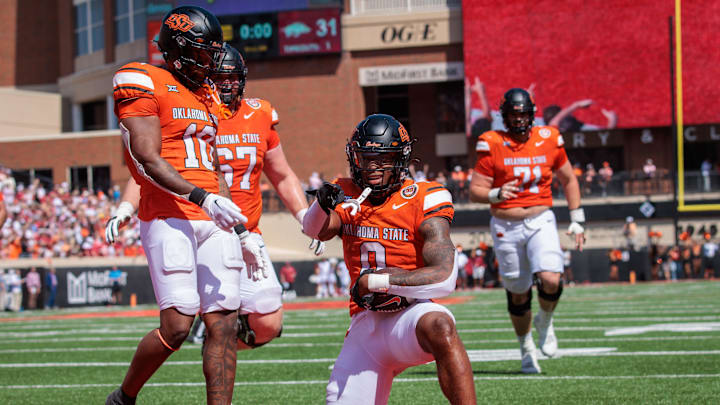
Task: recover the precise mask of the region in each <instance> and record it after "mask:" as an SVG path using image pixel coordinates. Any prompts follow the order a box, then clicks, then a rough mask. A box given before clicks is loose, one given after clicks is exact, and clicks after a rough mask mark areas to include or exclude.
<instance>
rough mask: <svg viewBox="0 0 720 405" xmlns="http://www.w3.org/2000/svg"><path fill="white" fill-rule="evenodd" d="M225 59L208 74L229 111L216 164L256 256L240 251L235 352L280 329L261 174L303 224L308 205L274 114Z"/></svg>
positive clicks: (235, 58) (233, 57)
mask: <svg viewBox="0 0 720 405" xmlns="http://www.w3.org/2000/svg"><path fill="white" fill-rule="evenodd" d="M223 49H224V50H225V54H224V56H223V58H222V61H221V62H220V65H219V67H218V69H217V70H216V71H215V72H214V74H213V75H211V79H212V80H213V81H214V82H215V84H216V86H217V88H218V90H219V93H220V94H219V95H220V98H221V100H222V101H223V103H224V104H225V105H226V106H228V108H229V110H228V112H229V113H228V114H227V115H228V116H227V117H225V119H221V120H220V122H219V125H218V132H217V136H216V138H217V139H216V145H217V151H218V155H219V160H218V164H219V165H220V168H221V170H222V171H223V173H224V174H225V180H226V183H227V184H228V186H229V188H230V193H231V196H232V200H233V202H235V203H236V204H237V205H238V206H239V207H240V208H241V209H242V211H243V214H244V215H245V216H246V217H247V218H248V222H247V223H246V224H245V228H246V229H247V231H249V238H245V237H243V238H242V239H241V241H242V242H243V244H244V243H245V241H251V242H252V241H254V242H255V245H257V246H258V249H259V253H256V254H255V253H250V254H248V249H246V248H245V246H243V256H244V259H245V262H246V265H247V270H248V271H247V277H243V279H242V286H241V290H240V296H241V303H240V308H241V310H240V311H239V313H238V339H239V340H238V349H240V350H244V349H248V348H255V347H260V346H262V345H264V344H266V343H268V342H269V341H271V340H272V339H274V338H275V337H277V336H279V335H280V331H281V329H282V298H281V297H282V287H281V286H280V283H279V282H278V280H277V275H276V274H275V270H274V269H273V267H272V262H271V261H270V257H269V255H268V252H267V249H266V248H265V243H264V241H263V239H262V235H261V234H260V229H259V227H258V222H259V220H260V215H261V214H262V195H261V194H260V175H261V172H263V171H264V172H265V174H266V175H267V176H268V178H269V179H270V182H271V183H272V184H273V186H275V189H276V190H277V191H278V194H279V196H280V198H281V199H282V201H283V203H284V204H285V206H286V207H288V209H289V210H290V212H292V213H293V215H294V216H295V218H296V219H297V220H298V222H300V224H301V225H302V219H303V217H304V216H305V212H307V200H306V199H305V193H304V192H303V190H302V188H301V186H300V181H299V180H298V178H297V176H296V175H295V173H294V172H293V171H292V169H291V168H290V166H289V165H288V163H287V160H286V159H285V153H284V152H283V149H282V146H281V145H280V140H279V138H278V134H277V132H276V131H275V125H276V124H277V123H278V118H277V112H276V111H275V109H274V108H273V107H272V106H271V105H270V103H268V102H267V101H265V100H259V99H243V98H242V96H243V93H244V89H245V78H246V76H247V68H246V67H245V62H244V61H243V58H242V56H241V55H240V53H239V52H238V51H237V50H236V49H235V48H233V47H231V46H229V45H227V44H225V45H224V48H223ZM137 190H138V186H137V184H136V183H135V182H134V180H133V179H132V178H131V179H130V180H129V181H128V184H127V186H126V187H125V191H124V192H123V197H122V202H121V203H120V205H119V206H118V209H117V211H116V213H115V216H113V218H112V219H111V220H110V221H108V224H107V226H106V230H105V233H106V240H107V241H108V243H113V242H114V239H115V237H117V235H118V231H119V228H121V227H122V226H123V225H124V224H125V223H127V221H128V220H129V219H130V217H131V216H132V214H133V212H134V211H135V207H136V206H137V205H138V201H139V194H138V192H137ZM310 247H311V249H313V250H314V252H315V254H316V255H321V254H322V253H323V251H324V249H325V243H324V242H320V241H318V240H313V241H312V243H311V245H310ZM204 335H205V328H204V325H203V324H202V323H200V324H198V325H197V326H196V327H194V328H193V335H192V336H191V337H190V338H191V339H192V341H194V342H200V341H203V339H204Z"/></svg>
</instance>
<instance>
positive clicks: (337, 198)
mask: <svg viewBox="0 0 720 405" xmlns="http://www.w3.org/2000/svg"><path fill="white" fill-rule="evenodd" d="M313 191H314V192H315V193H314V194H315V196H316V197H317V202H318V205H320V208H322V209H323V211H325V213H326V214H328V215H330V211H333V210H335V207H336V206H337V205H338V204H340V203H341V202H343V201H345V193H344V192H343V190H342V188H340V186H338V185H337V184H333V183H328V182H325V183H324V184H323V185H322V187H320V188H319V189H317V190H313ZM311 194H312V192H311Z"/></svg>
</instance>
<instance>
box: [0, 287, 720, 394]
mask: <svg viewBox="0 0 720 405" xmlns="http://www.w3.org/2000/svg"><path fill="white" fill-rule="evenodd" d="M458 294H471V295H472V297H473V299H472V300H470V301H468V302H466V303H464V304H461V305H453V306H451V307H450V308H451V310H452V311H453V313H454V314H455V316H456V318H457V321H458V329H459V331H460V336H461V337H462V339H463V341H464V342H465V346H466V348H467V350H468V352H469V354H470V358H471V361H472V366H473V371H474V374H475V381H476V389H477V393H478V403H492V404H504V403H507V404H511V403H512V404H521V403H534V404H718V403H720V282H687V283H675V284H639V285H609V286H588V287H573V288H566V289H565V293H564V296H563V300H562V302H561V303H560V306H559V308H558V310H557V312H556V317H555V327H556V333H557V335H558V338H559V340H560V348H561V349H563V356H562V357H561V358H555V359H542V358H541V360H540V365H541V367H542V369H543V374H541V375H535V376H524V375H522V374H520V373H519V368H520V364H519V363H520V361H519V349H518V344H517V341H516V340H515V336H514V334H513V333H512V331H511V326H510V322H509V320H508V317H507V313H506V311H505V294H504V292H503V291H502V290H493V291H482V292H474V293H458ZM533 304H534V305H537V304H536V301H535V302H534V303H533ZM116 309H117V308H113V310H116ZM125 309H127V308H125ZM99 311H107V310H106V309H99ZM49 313H53V314H55V313H70V312H69V311H52V312H49V311H38V312H33V313H28V312H25V313H21V314H19V315H18V316H20V317H30V316H37V315H48V314H49ZM0 316H3V317H7V316H14V315H0ZM348 322H349V318H348V316H347V312H346V310H320V311H289V312H287V313H286V318H285V329H284V332H283V337H282V338H280V339H278V340H276V341H275V342H273V343H271V344H269V345H267V346H265V347H262V348H260V349H257V350H253V351H245V352H241V353H240V354H239V355H238V372H237V379H236V381H237V382H236V388H235V396H234V401H233V403H235V404H322V403H324V398H325V384H326V381H327V378H328V376H329V374H330V369H329V368H330V367H331V366H332V364H333V361H334V358H335V356H337V354H338V353H339V351H340V347H341V344H342V340H343V335H344V332H345V328H346V327H347V325H348ZM156 325H157V320H156V319H155V318H123V319H118V318H95V319H68V320H35V321H22V322H0V404H101V403H104V399H105V396H106V395H107V394H108V393H109V392H110V391H112V390H113V389H114V388H115V387H117V386H118V385H119V383H120V382H121V381H122V378H123V375H124V374H125V371H126V369H127V365H128V363H129V361H130V358H131V356H132V354H133V352H134V350H135V345H136V344H137V341H138V340H139V338H140V337H141V336H142V335H144V334H145V333H146V332H147V331H148V330H150V329H152V328H154V327H156ZM204 398H205V393H204V380H203V374H202V366H201V358H200V347H199V345H194V344H185V346H184V347H183V349H182V350H180V351H179V352H178V353H175V354H173V356H172V357H171V358H170V359H169V360H168V362H167V363H165V365H163V367H161V368H160V370H159V372H158V373H157V374H156V375H155V376H154V377H153V378H152V379H151V380H150V383H149V384H148V385H147V386H146V387H145V388H144V389H143V391H141V393H140V396H139V398H138V403H140V404H199V403H203V402H204ZM444 402H445V401H444V397H443V396H442V394H441V392H440V387H439V385H438V382H437V375H436V373H435V367H434V364H428V365H425V366H420V367H415V368H412V369H409V370H406V371H405V372H404V373H402V374H401V375H400V376H398V377H397V378H396V380H395V383H394V385H393V391H392V394H391V396H390V403H391V404H413V405H415V404H442V403H444Z"/></svg>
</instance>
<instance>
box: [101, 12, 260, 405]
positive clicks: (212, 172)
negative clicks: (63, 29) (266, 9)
mask: <svg viewBox="0 0 720 405" xmlns="http://www.w3.org/2000/svg"><path fill="white" fill-rule="evenodd" d="M222 43H223V42H222V29H221V27H220V23H219V21H218V20H217V18H216V17H215V16H214V15H212V14H210V13H209V12H207V11H206V10H204V9H202V8H199V7H192V6H185V7H178V8H175V9H173V10H172V11H170V12H169V13H168V14H167V15H166V16H165V18H164V19H163V24H162V28H161V30H160V34H159V39H158V46H159V48H160V50H161V51H162V52H163V56H164V57H165V61H166V62H167V67H166V68H158V67H155V66H151V65H148V64H144V63H130V64H128V65H125V66H123V67H122V68H120V69H119V70H118V71H117V73H116V74H115V76H114V77H113V87H114V89H113V95H114V98H115V111H116V114H117V116H118V118H119V121H120V130H121V134H122V139H123V143H124V146H125V159H126V162H127V164H128V168H129V169H130V172H131V174H132V176H133V178H134V179H135V181H136V182H137V183H138V184H139V186H140V201H139V211H138V216H139V218H140V220H141V226H140V233H141V239H142V243H143V247H144V249H145V252H146V255H147V259H148V267H149V271H150V276H151V279H152V282H153V289H154V291H155V297H156V299H157V302H158V305H159V307H160V327H159V328H158V329H155V330H153V331H152V332H150V333H148V334H147V335H145V337H143V338H142V340H141V341H140V343H139V345H138V348H137V351H136V352H135V355H134V357H133V359H132V362H131V364H130V368H129V369H128V372H127V374H126V375H125V379H124V380H123V383H122V385H121V386H120V388H118V389H117V390H115V391H113V392H112V393H111V394H110V395H109V396H108V398H107V400H106V403H107V404H133V403H135V397H136V396H137V394H138V392H139V391H140V389H141V388H142V387H143V385H144V384H145V382H146V381H147V380H148V379H149V378H150V377H151V376H152V375H153V374H154V373H155V371H156V370H157V369H158V368H159V367H160V365H162V363H163V362H164V361H165V360H166V359H167V358H168V357H169V356H170V355H171V354H172V353H173V352H175V351H176V350H178V349H179V348H180V345H181V344H182V342H183V341H184V339H185V337H186V336H187V334H188V332H189V330H190V327H191V325H192V321H193V318H194V317H195V314H196V313H197V312H198V311H200V312H201V313H202V314H203V319H204V321H205V323H206V325H207V327H208V330H209V333H208V336H209V338H208V342H207V350H205V352H204V355H203V371H204V374H205V380H206V393H207V397H206V398H207V403H208V404H229V403H230V402H231V400H232V392H233V386H234V381H235V368H236V358H237V353H236V351H237V349H236V344H235V342H236V339H237V338H236V335H237V309H238V307H239V306H240V296H239V293H238V290H239V288H240V280H241V276H240V272H239V271H238V270H240V269H242V268H243V267H244V263H243V261H242V253H241V252H240V248H239V244H238V243H237V239H236V238H237V237H236V236H233V234H232V233H231V232H230V230H232V228H233V227H234V226H236V225H238V224H242V223H244V222H246V221H247V218H245V217H244V216H243V215H242V213H241V211H240V208H238V207H237V206H236V205H235V203H233V202H232V201H231V200H230V199H229V197H230V193H229V191H228V189H227V184H226V183H225V180H224V177H223V176H222V175H221V172H220V170H219V167H218V165H217V152H216V150H215V133H216V130H217V116H218V115H220V112H221V106H220V102H219V97H218V96H217V93H215V92H214V90H212V89H211V88H210V87H209V86H207V85H206V84H205V79H206V77H207V75H208V74H209V73H210V72H211V71H212V69H214V68H215V66H216V64H217V62H218V61H219V60H220V58H221V57H222V52H223V51H222Z"/></svg>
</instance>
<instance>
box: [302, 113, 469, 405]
mask: <svg viewBox="0 0 720 405" xmlns="http://www.w3.org/2000/svg"><path fill="white" fill-rule="evenodd" d="M413 142H414V141H412V140H411V139H410V137H409V135H408V133H407V131H406V130H405V128H404V127H403V125H402V124H400V123H399V122H398V121H397V120H396V119H394V118H393V117H391V116H389V115H384V114H374V115H370V116H369V117H367V118H366V119H365V120H363V121H362V122H360V123H359V124H358V125H357V128H356V129H355V132H354V133H353V135H352V138H351V139H350V140H349V142H348V144H347V146H346V152H347V157H348V162H349V163H350V168H351V172H352V179H338V180H337V181H336V182H335V184H330V183H325V184H324V185H323V186H322V187H321V188H320V189H319V190H318V192H317V200H316V201H315V202H314V203H313V204H312V205H311V206H310V209H309V211H308V213H307V215H306V216H305V221H304V223H303V226H304V229H305V232H306V233H308V234H309V235H311V236H319V238H320V239H321V240H327V239H330V238H332V237H334V236H336V235H339V236H340V237H341V238H342V242H343V250H344V255H345V262H346V263H347V265H348V270H349V271H350V277H351V280H352V284H353V288H352V295H353V300H352V301H351V302H350V316H351V318H352V320H351V323H350V328H349V330H348V333H347V335H346V337H345V342H344V344H343V348H342V351H341V352H340V355H339V356H338V359H337V361H336V362H335V365H334V367H333V371H332V374H331V376H330V382H329V383H328V386H327V396H326V401H327V403H328V404H385V403H387V401H388V397H389V395H390V387H391V385H392V381H393V378H394V377H395V376H396V375H398V374H400V373H401V372H402V371H403V370H405V369H406V368H408V367H412V366H416V365H420V364H424V363H427V362H430V361H433V360H435V361H436V363H437V370H438V378H439V380H440V386H441V388H442V391H443V393H444V394H445V396H446V397H447V398H448V400H449V401H450V403H452V404H475V403H476V402H475V387H474V383H473V378H472V369H471V368H470V361H469V360H468V356H467V352H466V351H465V349H464V347H463V344H462V341H461V340H460V338H459V337H458V335H457V331H456V329H455V319H454V317H453V316H452V314H451V313H450V311H449V310H448V309H447V308H445V307H444V306H442V305H439V304H436V303H433V302H431V301H430V299H431V298H439V297H443V296H446V295H448V294H450V293H451V292H453V291H454V289H455V281H456V279H457V267H456V266H455V254H454V252H455V249H454V247H453V244H452V241H451V240H450V222H451V221H452V219H453V215H454V208H453V204H452V197H451V196H450V193H449V192H448V191H447V190H446V189H445V188H444V187H442V186H441V185H440V184H438V183H435V182H414V181H413V180H411V179H409V178H408V177H407V167H408V163H409V161H410V153H411V151H412V144H413ZM366 198H367V199H366Z"/></svg>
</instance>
